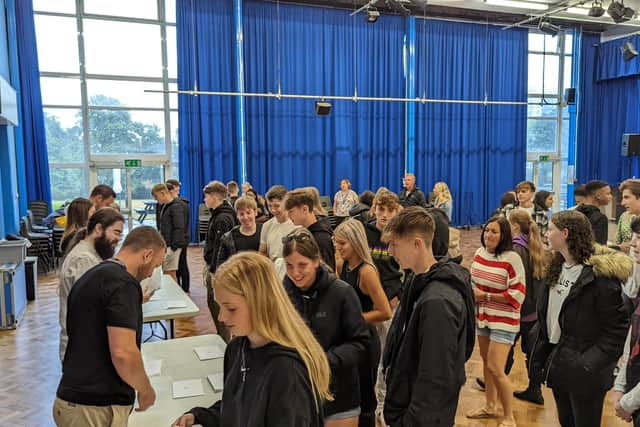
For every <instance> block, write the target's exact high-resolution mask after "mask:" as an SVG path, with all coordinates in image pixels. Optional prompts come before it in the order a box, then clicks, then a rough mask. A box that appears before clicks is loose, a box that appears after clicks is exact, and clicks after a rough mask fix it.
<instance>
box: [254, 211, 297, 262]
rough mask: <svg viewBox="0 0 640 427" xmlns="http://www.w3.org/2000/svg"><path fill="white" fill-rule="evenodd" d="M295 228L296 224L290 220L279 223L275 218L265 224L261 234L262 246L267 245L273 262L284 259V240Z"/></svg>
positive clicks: (268, 253)
mask: <svg viewBox="0 0 640 427" xmlns="http://www.w3.org/2000/svg"><path fill="white" fill-rule="evenodd" d="M295 228H296V226H295V224H294V223H293V222H292V221H291V220H290V219H287V220H286V221H285V222H283V223H279V222H278V219H277V218H275V217H274V218H271V219H270V220H269V221H267V222H265V223H264V225H263V226H262V233H261V234H260V245H267V255H269V258H270V259H271V260H272V261H275V260H276V259H278V258H282V238H283V237H284V236H286V235H287V234H289V233H291V232H292V231H293V230H294V229H295Z"/></svg>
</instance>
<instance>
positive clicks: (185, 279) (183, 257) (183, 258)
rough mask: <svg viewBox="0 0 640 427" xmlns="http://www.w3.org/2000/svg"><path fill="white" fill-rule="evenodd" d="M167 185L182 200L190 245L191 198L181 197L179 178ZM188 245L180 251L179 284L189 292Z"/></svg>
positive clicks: (187, 239) (185, 236)
mask: <svg viewBox="0 0 640 427" xmlns="http://www.w3.org/2000/svg"><path fill="white" fill-rule="evenodd" d="M165 184H166V185H167V189H168V190H169V194H171V197H173V198H174V199H178V200H180V201H181V202H182V203H183V205H182V208H183V212H182V213H183V215H184V220H185V224H186V227H185V229H184V238H185V239H186V241H187V247H188V246H189V242H190V241H191V230H189V222H190V221H191V209H190V208H189V200H188V199H185V198H184V197H180V187H181V186H182V184H180V181H178V180H177V179H168V180H167V182H165ZM187 247H185V248H184V249H183V250H182V251H180V260H179V261H178V271H177V273H176V274H177V277H178V284H179V285H180V287H181V288H182V290H183V291H185V292H189V289H190V287H191V274H190V273H189V264H188V262H187Z"/></svg>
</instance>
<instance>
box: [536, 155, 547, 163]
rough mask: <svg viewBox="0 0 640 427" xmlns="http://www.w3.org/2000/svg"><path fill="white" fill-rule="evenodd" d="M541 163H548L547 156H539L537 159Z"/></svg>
mask: <svg viewBox="0 0 640 427" xmlns="http://www.w3.org/2000/svg"><path fill="white" fill-rule="evenodd" d="M538 160H540V161H541V162H548V161H549V156H540V158H539V159H538Z"/></svg>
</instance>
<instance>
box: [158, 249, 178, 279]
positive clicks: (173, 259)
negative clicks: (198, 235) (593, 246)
mask: <svg viewBox="0 0 640 427" xmlns="http://www.w3.org/2000/svg"><path fill="white" fill-rule="evenodd" d="M180 252H182V248H178V249H176V250H175V251H174V250H173V249H171V248H167V253H166V255H165V256H164V261H163V262H162V272H163V273H167V272H169V271H176V270H177V269H178V264H179V263H180Z"/></svg>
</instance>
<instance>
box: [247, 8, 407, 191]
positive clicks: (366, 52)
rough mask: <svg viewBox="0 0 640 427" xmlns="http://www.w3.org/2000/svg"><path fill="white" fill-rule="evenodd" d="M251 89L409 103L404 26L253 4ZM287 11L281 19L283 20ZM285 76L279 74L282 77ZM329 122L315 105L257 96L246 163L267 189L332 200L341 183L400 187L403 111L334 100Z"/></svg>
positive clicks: (393, 20) (251, 104)
mask: <svg viewBox="0 0 640 427" xmlns="http://www.w3.org/2000/svg"><path fill="white" fill-rule="evenodd" d="M244 13H245V19H244V40H245V73H246V79H245V84H246V89H247V91H251V92H272V93H277V92H278V80H280V83H281V90H282V92H283V93H288V94H291V93H295V94H307V95H311V94H313V95H323V94H326V95H341V96H353V95H354V92H355V89H356V87H357V93H358V95H359V96H383V97H403V96H404V86H405V80H404V72H403V56H402V55H403V50H402V49H403V45H402V42H403V37H404V26H405V21H404V19H403V18H400V17H396V16H382V17H380V19H378V21H377V22H376V23H375V25H371V24H367V23H366V21H365V20H364V19H363V18H362V16H361V15H356V16H353V17H352V16H349V13H348V12H347V11H345V10H335V9H322V8H317V7H305V6H299V5H286V4H283V5H280V7H279V12H278V8H277V7H276V6H275V5H273V4H270V3H266V2H260V1H246V2H245V10H244ZM278 13H279V15H278ZM278 70H279V71H278ZM331 103H332V110H331V114H330V115H329V116H324V117H323V116H317V115H315V113H314V101H313V100H281V101H278V100H276V99H259V98H250V99H247V102H246V115H247V163H248V175H249V178H250V181H251V183H252V184H253V185H254V187H256V188H257V189H258V190H259V191H266V190H267V189H268V187H269V186H270V185H273V184H276V183H280V184H283V185H285V186H287V187H289V188H293V187H299V186H304V185H314V186H316V187H318V189H319V190H320V192H321V194H327V195H333V193H335V191H337V190H338V188H339V182H340V179H342V178H348V179H350V180H351V182H352V185H353V188H354V189H356V190H357V191H362V190H365V189H373V190H374V191H375V189H376V188H378V187H379V186H381V185H389V182H390V181H391V182H400V177H401V174H402V168H403V159H404V142H403V141H404V105H402V104H401V103H391V102H370V101H369V102H367V101H360V102H357V103H354V102H353V101H331Z"/></svg>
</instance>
